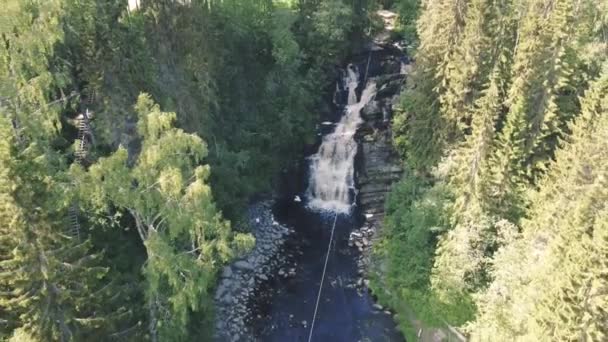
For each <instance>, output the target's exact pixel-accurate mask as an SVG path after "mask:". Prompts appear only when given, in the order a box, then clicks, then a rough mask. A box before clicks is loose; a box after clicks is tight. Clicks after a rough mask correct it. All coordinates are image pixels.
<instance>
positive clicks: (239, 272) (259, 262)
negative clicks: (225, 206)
mask: <svg viewBox="0 0 608 342" xmlns="http://www.w3.org/2000/svg"><path fill="white" fill-rule="evenodd" d="M271 205H272V203H271V202H270V201H263V202H259V203H256V204H253V205H251V206H250V207H249V209H248V212H247V222H248V224H249V226H250V229H251V232H252V233H253V235H254V236H255V239H256V244H255V247H254V248H253V250H252V251H251V252H250V253H248V254H247V255H246V256H245V257H243V258H241V259H238V260H236V261H234V262H233V263H232V264H231V265H228V266H226V267H224V269H223V271H222V274H221V278H220V281H219V285H218V287H217V290H216V293H215V302H216V305H215V306H216V320H215V328H216V329H215V330H216V340H218V341H229V342H235V341H252V340H253V338H252V336H253V334H252V333H251V332H250V331H248V328H247V322H248V321H249V320H250V319H251V314H252V312H251V309H250V305H249V302H250V300H251V299H252V297H253V296H254V295H255V294H256V291H258V288H259V285H260V284H261V283H262V282H265V281H268V280H269V278H271V277H273V276H274V275H275V274H278V275H279V276H281V273H283V275H285V274H287V275H289V272H290V271H291V270H290V269H287V271H285V270H283V268H282V267H283V266H284V265H283V264H284V263H285V259H284V258H283V257H282V253H280V251H281V248H282V246H283V244H284V242H285V240H286V238H287V236H288V235H290V234H291V233H293V231H292V230H290V229H289V228H287V227H285V226H284V225H281V224H279V223H278V222H277V221H276V220H275V219H274V216H273V214H272V207H271ZM277 270H278V271H277Z"/></svg>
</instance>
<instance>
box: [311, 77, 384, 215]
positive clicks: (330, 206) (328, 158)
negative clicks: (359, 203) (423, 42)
mask: <svg viewBox="0 0 608 342" xmlns="http://www.w3.org/2000/svg"><path fill="white" fill-rule="evenodd" d="M344 84H345V85H346V87H347V89H348V103H347V105H346V108H345V113H344V115H343V116H342V118H341V119H340V122H339V123H338V124H337V125H336V128H335V131H334V132H333V133H331V134H328V135H326V136H325V137H324V138H323V141H322V142H321V146H320V147H319V151H318V152H317V153H316V154H314V155H312V156H311V157H310V179H309V185H308V190H307V197H308V199H309V202H308V207H309V208H311V209H316V210H324V211H333V212H336V213H344V214H346V213H349V212H350V208H351V205H352V201H353V199H352V195H351V194H352V193H354V190H355V185H354V183H355V180H354V160H355V155H356V154H357V143H356V142H355V139H354V135H355V132H356V131H357V128H358V127H359V124H360V123H361V121H362V120H361V115H360V113H361V110H362V109H363V107H364V106H365V105H366V104H367V103H368V102H369V101H371V100H372V99H373V97H374V96H375V94H376V84H375V83H374V82H368V84H367V85H366V87H365V89H364V90H363V92H362V94H361V99H360V100H359V101H357V94H356V88H357V85H358V84H359V73H358V71H357V70H356V68H355V67H354V66H352V65H349V66H348V67H347V74H346V76H345V79H344Z"/></svg>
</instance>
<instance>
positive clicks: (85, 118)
mask: <svg viewBox="0 0 608 342" xmlns="http://www.w3.org/2000/svg"><path fill="white" fill-rule="evenodd" d="M76 127H77V128H78V138H77V142H76V146H75V149H74V156H75V161H76V162H77V163H78V164H80V165H81V166H83V167H84V166H85V165H86V164H87V162H88V161H87V156H88V154H89V143H90V142H92V141H93V131H92V130H91V125H90V113H89V110H88V109H87V110H86V111H85V112H84V113H82V114H80V115H78V117H77V124H76ZM79 213H80V210H79V206H78V202H77V201H74V202H73V203H72V205H71V206H70V208H69V209H68V220H69V226H68V229H67V231H66V234H67V235H68V236H69V237H71V238H73V239H76V240H77V241H80V222H79V220H78V216H79Z"/></svg>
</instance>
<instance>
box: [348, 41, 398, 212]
mask: <svg viewBox="0 0 608 342" xmlns="http://www.w3.org/2000/svg"><path fill="white" fill-rule="evenodd" d="M371 51H372V52H371V53H370V54H369V56H371V59H370V61H369V62H368V63H369V65H371V67H370V79H371V80H374V81H375V82H376V86H377V89H378V93H377V94H376V97H375V99H374V101H371V102H370V103H369V104H368V105H367V106H365V108H363V110H362V112H361V116H362V118H363V120H364V123H363V124H362V125H361V126H360V127H359V129H358V131H357V141H358V142H359V155H358V160H357V164H358V165H357V188H358V189H359V193H358V197H357V200H358V202H359V206H360V208H361V210H362V212H363V213H364V214H367V215H366V216H367V217H368V221H373V222H381V220H382V218H383V217H384V201H385V199H386V196H387V194H388V192H389V191H390V190H391V187H392V185H393V184H394V183H395V182H396V181H398V180H399V179H400V178H401V175H402V173H403V168H402V167H401V162H400V160H399V156H398V155H397V153H396V151H395V149H394V147H393V145H392V132H391V127H390V121H391V118H392V114H393V111H394V110H395V108H396V106H397V105H398V101H399V93H400V92H401V88H402V86H403V84H404V83H405V79H406V75H407V71H408V69H409V68H408V65H407V62H408V59H407V58H406V57H405V56H404V54H403V53H402V52H401V51H400V50H399V49H398V48H396V47H394V46H393V45H389V44H385V45H383V46H379V45H374V46H373V47H372V48H371ZM368 58H369V57H368ZM369 214H371V215H373V216H370V215H369Z"/></svg>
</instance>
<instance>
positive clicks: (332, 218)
mask: <svg viewBox="0 0 608 342" xmlns="http://www.w3.org/2000/svg"><path fill="white" fill-rule="evenodd" d="M359 68H360V67H357V66H355V65H349V66H348V67H347V68H346V69H345V71H344V76H343V79H342V80H340V81H339V82H338V86H337V94H336V97H337V98H338V99H339V100H338V101H337V102H338V103H342V105H341V106H338V110H339V111H340V112H341V113H342V115H341V116H340V119H339V121H338V122H336V123H331V126H333V129H332V130H330V131H329V132H327V134H325V135H324V136H323V139H322V142H321V144H320V146H319V149H318V151H317V152H316V153H315V154H313V155H311V156H309V157H308V158H307V163H308V165H309V172H307V173H306V175H305V177H306V179H304V181H305V183H307V187H306V189H307V190H306V191H305V192H304V193H303V194H302V196H301V198H300V197H297V198H295V199H287V200H283V201H279V202H277V203H276V205H275V209H274V212H275V216H276V218H277V220H279V221H280V222H281V223H283V224H285V225H287V226H289V227H291V228H293V229H294V230H295V232H294V233H293V234H292V235H291V236H290V237H289V238H288V239H287V241H286V242H285V245H284V247H283V251H282V253H283V254H284V256H286V257H287V262H286V266H285V267H284V269H281V270H280V271H279V273H278V276H276V277H273V278H271V279H270V280H269V281H268V282H267V283H266V284H265V286H264V288H263V289H261V291H258V292H257V295H256V298H255V300H254V302H253V304H252V305H253V310H252V311H253V312H254V313H255V315H254V316H253V317H252V320H251V321H250V322H249V325H250V327H251V330H252V332H253V333H254V335H255V339H256V340H259V341H269V342H270V341H277V342H287V341H289V342H291V341H294V342H295V341H309V338H310V340H311V341H333V342H338V341H345V342H347V341H348V342H354V341H403V340H404V338H403V336H402V335H401V334H400V333H399V332H398V331H397V330H396V328H395V324H394V322H393V320H392V318H391V314H390V312H388V311H385V310H383V309H382V308H381V307H379V306H378V305H376V304H375V303H374V301H373V298H372V295H371V294H370V293H369V292H368V291H367V290H366V289H365V287H364V286H357V283H358V282H359V285H360V284H361V276H360V275H359V274H358V269H357V264H356V260H357V259H358V257H359V251H358V249H356V248H354V247H351V246H349V244H348V240H349V235H350V234H351V232H352V231H354V230H356V229H358V228H360V227H361V225H362V224H363V223H364V217H363V216H362V215H361V212H360V210H358V208H357V206H356V193H357V189H356V188H355V182H354V168H355V165H354V164H355V163H354V160H355V156H356V154H357V143H356V142H355V139H354V135H355V132H356V130H357V128H358V126H359V124H360V123H361V117H360V111H361V109H362V108H363V106H365V104H366V103H367V102H368V101H370V100H371V99H373V97H374V95H375V93H376V87H375V83H374V81H373V80H369V81H368V80H365V79H364V78H365V76H363V75H365V73H366V72H365V71H362V70H359ZM340 99H341V100H340ZM325 124H326V125H328V126H329V124H328V123H325ZM295 181H301V180H295ZM334 224H335V230H334V234H333V239H332V240H331V245H330V243H329V242H330V237H331V236H332V229H334ZM328 246H329V248H328ZM328 250H329V253H327V252H328ZM326 258H327V259H326ZM326 260H327V263H326ZM325 264H327V266H326V272H325V276H324V278H323V284H322V287H321V293H320V296H319V288H320V286H321V279H322V276H323V271H324V266H325ZM317 298H319V301H318V311H317V314H316V319H315V323H314V330H312V332H311V325H312V321H313V315H314V313H315V307H316V306H317Z"/></svg>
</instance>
